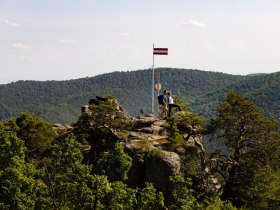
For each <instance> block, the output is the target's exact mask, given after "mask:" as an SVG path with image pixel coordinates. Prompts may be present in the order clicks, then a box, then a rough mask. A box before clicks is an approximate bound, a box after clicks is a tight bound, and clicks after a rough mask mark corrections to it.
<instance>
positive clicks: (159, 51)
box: [153, 48, 168, 55]
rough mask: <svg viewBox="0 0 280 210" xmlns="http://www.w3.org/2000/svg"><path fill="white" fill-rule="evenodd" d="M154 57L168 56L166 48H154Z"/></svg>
mask: <svg viewBox="0 0 280 210" xmlns="http://www.w3.org/2000/svg"><path fill="white" fill-rule="evenodd" d="M153 54H154V55H168V48H154V52H153Z"/></svg>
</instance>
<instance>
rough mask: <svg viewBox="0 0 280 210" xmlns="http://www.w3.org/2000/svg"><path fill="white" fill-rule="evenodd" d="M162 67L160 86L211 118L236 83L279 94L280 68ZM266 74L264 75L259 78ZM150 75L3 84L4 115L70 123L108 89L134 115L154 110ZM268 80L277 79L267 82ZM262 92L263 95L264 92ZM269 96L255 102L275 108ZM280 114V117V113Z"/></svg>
mask: <svg viewBox="0 0 280 210" xmlns="http://www.w3.org/2000/svg"><path fill="white" fill-rule="evenodd" d="M158 72H160V80H161V85H162V89H161V91H162V90H163V89H167V90H171V91H172V92H173V94H175V95H178V96H179V97H180V98H182V99H183V100H184V101H185V102H186V103H187V105H189V106H190V107H191V108H192V109H193V110H194V111H195V112H197V113H199V114H201V115H203V116H205V117H208V118H211V117H212V116H213V114H215V113H214V111H213V110H214V109H215V104H217V100H216V99H215V98H217V97H215V94H216V96H218V98H217V99H221V98H222V96H223V95H224V94H225V93H226V91H228V90H231V89H234V88H235V87H238V88H236V89H237V91H238V90H239V92H241V93H246V91H247V89H248V90H250V91H251V92H252V93H251V94H248V95H250V97H253V96H256V97H257V98H259V97H260V96H259V93H260V92H261V90H259V92H258V94H257V93H255V92H254V91H255V89H256V88H254V87H255V86H261V87H262V88H263V90H262V91H263V92H264V93H265V92H269V94H270V95H271V97H274V98H276V99H275V100H276V101H277V100H279V95H278V94H274V92H273V91H271V89H270V86H272V85H273V88H272V89H279V87H280V85H279V82H277V81H275V79H274V78H275V77H276V76H275V75H277V78H278V75H280V73H275V75H273V76H272V77H271V78H270V77H269V75H272V74H265V75H263V74H262V75H255V76H254V77H252V76H241V75H230V74H225V73H220V72H210V71H201V70H194V69H174V68H158V69H155V75H157V73H158ZM263 77H264V79H260V78H263ZM273 77H274V78H273ZM265 78H266V79H265ZM151 79H152V71H151V69H144V70H136V71H126V72H119V71H116V72H112V73H106V74H100V75H97V76H94V77H85V78H80V79H72V80H64V81H53V80H51V81H32V80H27V81H17V82H13V83H9V84H4V85H0V97H1V102H0V119H5V118H9V117H14V116H17V115H18V114H19V113H20V112H22V111H27V112H33V113H35V114H36V115H38V116H40V117H42V118H44V119H46V120H47V121H49V122H53V123H71V122H74V121H75V120H76V119H77V117H78V115H79V114H80V113H79V112H78V111H77V110H79V108H80V107H81V105H83V104H87V102H88V100H89V99H90V98H91V97H94V96H95V95H106V94H112V95H115V96H116V98H117V99H118V100H119V102H120V103H121V104H123V106H124V107H125V109H126V110H127V111H128V112H129V113H130V114H131V115H137V114H139V112H140V110H143V111H144V113H150V112H151V111H150V107H151ZM254 80H255V81H256V83H255V82H254ZM270 80H272V81H273V82H272V83H271V82H269V81H270ZM247 83H248V84H247ZM155 92H156V91H155ZM279 92H280V91H279ZM221 93H224V94H221ZM262 95H263V96H265V94H262ZM250 99H251V98H250ZM269 100H270V99H269V97H266V101H267V103H266V102H262V101H261V100H260V99H258V100H257V101H259V103H260V102H262V103H263V105H262V106H261V107H264V108H265V110H266V111H269V112H270V113H274V112H271V110H270V109H269V108H266V104H270V101H269ZM155 101H156V100H155ZM273 102H274V105H273V107H276V108H277V106H275V104H276V103H275V101H273ZM257 104H258V103H257ZM258 105H259V104H258ZM277 109H278V108H277ZM276 113H278V112H276ZM279 115H280V113H279ZM279 115H278V117H280V116H279Z"/></svg>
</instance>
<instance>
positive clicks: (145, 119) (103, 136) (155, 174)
mask: <svg viewBox="0 0 280 210" xmlns="http://www.w3.org/2000/svg"><path fill="white" fill-rule="evenodd" d="M99 107H105V108H108V109H110V110H109V111H108V110H106V109H105V110H104V109H101V108H99ZM81 110H82V115H81V117H80V119H79V121H78V122H77V123H75V124H74V125H73V126H72V127H63V126H58V125H56V126H55V129H56V130H57V132H58V133H59V134H63V132H65V133H69V132H72V133H74V134H75V136H76V137H77V139H78V140H79V141H80V143H81V144H82V145H83V148H84V162H85V163H93V164H96V163H97V162H98V158H99V157H100V155H102V153H103V152H106V151H107V152H108V151H110V150H112V149H113V148H114V145H115V144H122V145H124V148H125V152H126V153H127V154H129V155H130V156H131V157H132V159H133V165H132V167H131V169H130V171H129V174H128V180H127V184H129V185H130V186H134V187H142V186H144V184H145V182H152V183H153V184H154V185H155V187H156V188H158V189H160V190H161V191H163V192H167V191H168V189H167V188H168V182H169V177H170V176H174V175H178V174H180V172H181V158H180V155H178V154H179V153H175V152H171V151H168V147H167V146H166V145H168V144H169V143H170V142H169V140H168V133H167V130H166V128H165V126H164V125H165V123H166V121H165V120H161V119H159V118H158V117H156V116H154V115H151V114H150V115H144V116H138V117H133V118H131V117H130V116H129V115H128V114H127V112H126V111H125V110H124V109H123V108H122V106H121V105H119V104H118V102H117V101H116V100H115V99H108V100H107V99H104V98H102V100H101V99H100V98H98V97H96V99H94V100H93V99H91V101H90V104H89V105H85V106H83V107H82V109H81ZM96 110H98V112H97V111H96ZM70 128H71V129H70ZM188 129H189V128H188ZM186 139H187V141H188V143H189V145H190V147H193V148H196V149H195V151H198V153H203V152H204V149H203V145H202V144H200V139H199V138H193V137H187V138H186Z"/></svg>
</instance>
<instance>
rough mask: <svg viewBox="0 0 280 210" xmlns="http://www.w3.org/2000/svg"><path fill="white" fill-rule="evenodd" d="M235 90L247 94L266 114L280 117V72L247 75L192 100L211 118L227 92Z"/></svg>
mask: <svg viewBox="0 0 280 210" xmlns="http://www.w3.org/2000/svg"><path fill="white" fill-rule="evenodd" d="M230 90H234V91H236V92H238V93H241V94H243V95H245V96H247V97H248V98H249V99H250V100H251V101H253V102H254V103H256V104H257V105H258V106H259V107H260V108H262V110H263V111H264V113H265V115H266V116H268V117H274V118H277V119H278V120H279V119H280V103H279V102H280V72H277V73H272V74H258V75H255V76H246V77H244V78H243V79H242V80H239V81H236V82H234V83H231V84H228V85H227V86H225V87H223V88H221V89H218V90H214V91H212V92H208V93H205V94H203V95H201V96H200V97H197V98H196V99H194V100H192V101H191V103H190V104H191V106H192V107H193V109H194V111H196V112H198V113H199V114H201V115H204V116H206V117H207V118H211V117H213V116H215V114H216V113H215V107H216V106H217V104H218V103H219V101H221V100H222V99H223V98H224V97H225V95H226V93H227V92H229V91H230Z"/></svg>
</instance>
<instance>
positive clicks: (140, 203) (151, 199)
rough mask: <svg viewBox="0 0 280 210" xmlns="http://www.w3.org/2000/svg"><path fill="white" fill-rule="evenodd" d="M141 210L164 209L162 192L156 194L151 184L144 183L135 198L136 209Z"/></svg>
mask: <svg viewBox="0 0 280 210" xmlns="http://www.w3.org/2000/svg"><path fill="white" fill-rule="evenodd" d="M136 209H139V210H140V209H141V210H146V209H151V210H161V209H164V196H163V193H162V192H157V190H156V189H155V188H154V186H153V184H152V183H146V186H145V188H143V189H141V190H139V192H138V196H137V208H136Z"/></svg>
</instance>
